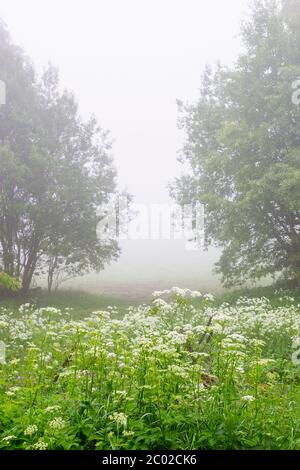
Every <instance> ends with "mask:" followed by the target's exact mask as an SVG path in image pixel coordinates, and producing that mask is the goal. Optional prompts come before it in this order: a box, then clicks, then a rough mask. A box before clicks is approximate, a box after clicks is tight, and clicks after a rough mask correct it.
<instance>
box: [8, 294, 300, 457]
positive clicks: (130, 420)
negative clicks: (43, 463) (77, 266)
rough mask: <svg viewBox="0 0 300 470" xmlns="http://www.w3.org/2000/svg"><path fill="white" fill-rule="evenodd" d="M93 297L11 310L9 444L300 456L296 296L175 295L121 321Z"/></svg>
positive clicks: (41, 299) (41, 302)
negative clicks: (227, 299)
mask: <svg viewBox="0 0 300 470" xmlns="http://www.w3.org/2000/svg"><path fill="white" fill-rule="evenodd" d="M261 293H262V292H261ZM264 293H265V291H264ZM248 294H249V297H251V292H248ZM77 295H78V296H79V297H78V298H77V299H76V296H77ZM231 295H232V294H231ZM92 298H93V300H92V299H91V296H90V295H87V297H85V296H81V295H79V294H75V295H74V293H72V295H71V294H70V293H67V292H65V293H63V292H62V293H60V297H59V298H58V297H56V298H52V297H47V295H46V294H43V293H42V295H41V296H40V297H39V304H38V303H37V304H36V306H37V305H38V306H39V308H38V309H37V308H36V306H35V307H34V308H31V307H29V306H27V307H22V308H21V309H19V311H16V308H17V306H16V304H14V305H13V308H14V310H13V311H11V310H10V307H9V305H8V304H7V305H6V307H5V308H6V310H5V309H2V312H1V315H0V332H1V339H2V341H4V342H5V344H6V345H7V358H6V364H2V365H0V448H2V449H27V450H31V449H39V450H43V449H50V450H51V449H64V450H69V449H78V450H83V449H87V450H89V449H93V450H94V449H95V450H96V449H98V450H110V449H122V450H131V449H149V450H155V449H185V450H186V449H189V450H193V449H265V450H270V449H272V450H273V449H274V450H279V449H281V450H283V449H284V450H296V449H297V450H300V426H299V423H300V399H299V397H300V393H299V392H300V370H299V360H298V358H299V357H300V351H299V348H300V338H299V331H300V311H299V305H298V303H297V301H296V300H295V299H293V298H291V297H290V296H287V295H284V292H280V293H278V292H276V291H273V293H271V294H270V300H268V299H266V298H265V295H261V298H248V299H245V298H242V299H237V300H236V301H235V300H234V299H233V298H231V305H221V306H220V305H218V304H219V303H220V300H221V299H220V298H218V299H216V300H215V301H213V300H211V299H210V298H209V297H206V296H204V297H200V298H199V300H198V301H197V302H196V301H195V300H194V299H192V293H189V292H188V291H186V292H182V291H178V290H177V291H174V290H173V291H172V292H170V297H167V298H165V299H164V298H158V299H156V300H154V301H153V302H152V303H151V304H150V305H149V306H135V307H133V308H131V309H130V310H129V311H127V314H126V315H124V314H121V313H120V314H119V319H117V314H116V310H115V309H113V310H112V315H111V314H110V313H108V312H103V311H102V312H101V311H99V310H101V309H102V308H104V307H105V305H106V303H107V300H108V299H105V300H103V299H102V301H103V303H102V306H103V307H101V308H99V302H100V299H99V298H97V297H96V298H94V296H92ZM109 300H110V301H109V303H111V301H112V302H113V299H109ZM51 301H52V302H54V303H56V308H53V307H52V308H51V307H46V306H45V303H48V302H51ZM72 302H74V304H73V305H75V303H76V302H78V304H76V305H77V308H76V309H75V310H68V309H67V308H68V307H69V306H70V303H72ZM94 302H95V303H96V304H97V305H95V304H94ZM58 305H60V308H59V309H58V308H57V307H58ZM65 305H68V307H67V308H66V309H64V306H65ZM95 307H97V308H95ZM120 307H121V310H122V309H124V308H126V307H125V305H124V303H123V302H120ZM85 308H87V310H86V318H85V319H83V320H82V316H83V313H84V309H85ZM94 310H97V311H98V313H96V314H91V312H92V311H94ZM74 318H75V319H77V320H76V321H74ZM78 318H81V320H80V319H78Z"/></svg>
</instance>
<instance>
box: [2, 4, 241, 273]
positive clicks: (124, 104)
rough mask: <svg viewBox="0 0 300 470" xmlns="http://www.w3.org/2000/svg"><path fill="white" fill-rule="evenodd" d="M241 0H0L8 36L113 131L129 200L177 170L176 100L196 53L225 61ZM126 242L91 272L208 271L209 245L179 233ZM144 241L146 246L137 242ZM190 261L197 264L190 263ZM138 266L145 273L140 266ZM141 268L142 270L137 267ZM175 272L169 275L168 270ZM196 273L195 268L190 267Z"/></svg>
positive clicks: (161, 197)
mask: <svg viewBox="0 0 300 470" xmlns="http://www.w3.org/2000/svg"><path fill="white" fill-rule="evenodd" d="M247 5H248V0H226V1H224V0H85V1H83V0H76V1H75V0H73V1H71V0H51V1H50V0H42V1H37V0H26V1H21V0H1V5H0V16H1V17H2V19H3V20H4V21H5V22H6V24H7V26H8V29H9V31H10V33H11V35H12V38H13V40H14V42H16V43H17V44H19V45H20V46H22V47H23V48H24V49H25V51H26V52H27V53H28V55H29V56H30V57H31V58H32V59H33V62H34V65H35V66H36V68H37V69H38V70H39V71H41V70H42V69H43V67H45V66H46V65H47V63H48V61H51V62H52V63H53V64H55V65H57V66H58V67H59V70H60V77H61V82H62V85H63V86H65V87H67V88H69V89H71V90H73V91H74V93H75V95H76V97H77V100H78V102H79V105H80V110H81V113H82V114H83V115H84V116H86V117H87V116H88V115H89V114H91V113H94V114H95V115H96V116H97V118H98V120H99V122H100V124H101V126H102V127H103V128H104V129H109V130H110V132H111V136H112V138H113V139H114V146H113V153H114V158H115V163H116V166H117V169H118V174H119V186H120V187H121V188H124V187H126V188H127V189H128V190H129V192H130V193H131V194H133V195H134V197H135V200H136V202H147V203H159V202H167V201H169V198H168V191H167V184H168V183H169V182H170V181H171V180H172V179H173V178H174V177H175V176H176V175H179V174H180V172H181V171H182V169H181V167H180V165H179V164H178V163H177V162H176V156H177V153H178V151H179V150H180V146H181V143H182V135H181V133H180V132H179V131H178V130H177V127H176V121H177V117H178V115H177V106H176V100H177V99H181V100H184V101H185V100H189V101H194V100H195V99H196V98H197V95H198V88H199V79H200V75H201V72H202V70H203V68H204V66H205V64H206V63H213V62H215V61H217V60H220V61H221V62H223V63H226V64H229V63H232V62H233V61H234V60H235V58H236V57H237V54H238V52H239V50H240V48H241V44H240V39H239V37H238V30H239V23H240V20H241V19H242V17H243V15H244V13H245V12H246V11H247ZM141 243H142V242H138V243H135V244H134V242H131V243H129V242H127V243H125V244H124V250H123V255H122V257H121V260H120V262H119V263H118V264H115V265H114V266H112V267H111V268H109V269H108V270H107V272H106V273H104V274H101V276H100V278H99V279H102V280H103V279H108V280H109V279H110V276H111V277H116V278H120V279H121V277H122V276H123V277H122V279H125V278H126V277H128V278H132V279H134V278H135V277H137V276H140V278H141V279H143V278H145V279H146V278H147V279H148V278H149V279H157V278H159V279H163V280H167V278H168V275H170V273H172V275H173V279H175V278H176V279H183V280H184V275H183V274H182V273H183V272H188V276H189V278H192V277H194V278H195V279H196V278H197V275H198V274H197V273H198V270H200V271H201V272H202V275H201V276H202V277H201V279H205V276H206V275H207V276H209V272H210V269H211V260H212V259H213V258H214V257H215V256H214V253H212V252H210V253H208V254H207V253H203V252H197V253H196V254H195V253H192V254H191V253H186V251H185V248H184V244H183V243H180V242H169V243H167V244H166V242H143V243H144V244H142V245H141ZM145 243H146V244H147V248H146V249H145V247H146V245H145ZM199 266H200V269H199ZM146 273H147V275H146ZM143 276H144V277H143ZM174 276H175V277H174ZM199 279H200V277H199Z"/></svg>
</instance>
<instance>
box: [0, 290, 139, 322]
mask: <svg viewBox="0 0 300 470" xmlns="http://www.w3.org/2000/svg"><path fill="white" fill-rule="evenodd" d="M25 302H26V303H27V302H29V303H30V304H32V305H34V306H35V307H36V308H44V307H56V308H58V309H61V310H64V309H66V308H71V309H72V318H73V319H74V320H79V319H82V318H84V317H86V316H87V315H89V314H91V313H92V312H94V311H97V310H105V309H107V307H109V306H114V307H116V308H117V310H118V312H119V314H120V315H124V314H125V313H126V311H127V308H128V307H130V306H131V305H136V304H137V302H134V301H129V300H128V299H123V298H118V297H108V296H103V295H101V296H100V295H96V294H90V293H87V292H80V291H73V290H59V291H57V292H50V293H49V292H48V291H45V290H42V291H37V292H34V293H33V294H30V295H29V296H28V298H26V299H20V298H19V299H18V298H11V299H6V300H2V301H0V307H1V306H2V307H6V308H8V309H9V310H10V311H14V312H16V314H17V313H18V308H19V307H20V305H22V304H24V303H25Z"/></svg>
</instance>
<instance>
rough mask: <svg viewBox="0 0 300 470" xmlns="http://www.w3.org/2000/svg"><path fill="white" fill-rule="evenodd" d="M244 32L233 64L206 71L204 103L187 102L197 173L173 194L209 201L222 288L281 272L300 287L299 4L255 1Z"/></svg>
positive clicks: (186, 152)
mask: <svg viewBox="0 0 300 470" xmlns="http://www.w3.org/2000/svg"><path fill="white" fill-rule="evenodd" d="M241 35H242V39H243V45H244V50H243V53H241V54H240V56H239V58H238V60H237V63H236V65H235V66H233V67H230V68H228V67H223V66H221V65H218V66H216V67H215V69H214V70H212V69H211V68H209V67H208V68H207V69H206V70H205V73H204V74H203V78H202V84H201V93H200V99H199V101H198V102H197V103H196V104H195V105H182V104H181V112H182V114H181V120H180V123H181V125H182V127H183V129H185V132H186V135H187V138H186V143H185V145H184V149H183V154H182V160H183V161H184V162H188V163H189V165H190V168H191V172H190V173H189V174H186V175H185V176H184V177H183V178H179V179H177V181H176V182H175V183H174V185H173V186H172V195H173V196H174V197H175V198H176V199H177V200H178V202H180V203H189V202H190V201H191V200H195V199H196V200H200V201H201V202H202V203H203V204H204V205H205V209H206V245H207V246H209V245H211V244H215V245H217V246H219V247H221V248H222V256H221V258H220V260H219V262H218V263H217V272H219V273H222V278H223V282H224V283H225V285H227V286H230V285H235V284H242V283H244V282H245V281H246V280H247V279H259V278H262V277H264V276H266V275H270V274H271V275H273V276H276V275H278V273H284V274H285V275H287V276H291V277H293V278H296V279H298V282H299V283H300V233H299V229H300V132H299V126H300V106H297V105H296V104H295V101H294V100H292V94H293V93H295V80H297V79H300V55H299V50H300V1H299V0H290V1H285V2H283V3H279V2H277V1H275V0H263V1H255V2H254V3H253V7H252V13H251V15H250V17H249V18H248V20H247V21H245V22H244V23H243V25H242V29H241ZM293 87H294V88H293ZM293 89H294V92H293ZM293 101H294V102H293Z"/></svg>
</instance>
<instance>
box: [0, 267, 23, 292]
mask: <svg viewBox="0 0 300 470" xmlns="http://www.w3.org/2000/svg"><path fill="white" fill-rule="evenodd" d="M0 287H4V288H5V289H7V290H9V291H11V292H17V291H18V290H20V289H21V283H20V281H19V280H18V279H15V278H13V277H12V276H9V274H6V273H4V272H1V271H0Z"/></svg>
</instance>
